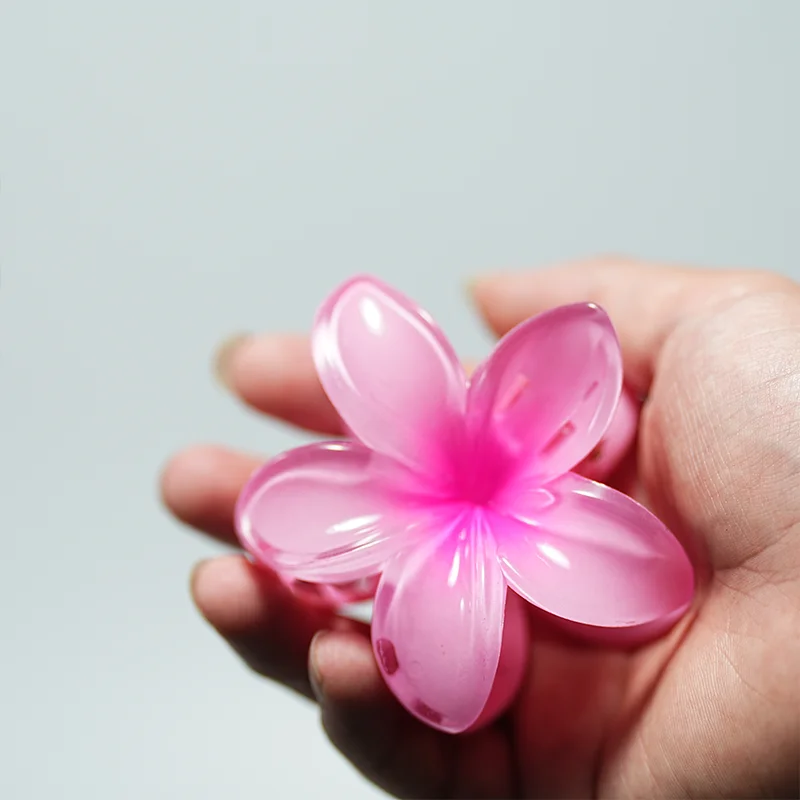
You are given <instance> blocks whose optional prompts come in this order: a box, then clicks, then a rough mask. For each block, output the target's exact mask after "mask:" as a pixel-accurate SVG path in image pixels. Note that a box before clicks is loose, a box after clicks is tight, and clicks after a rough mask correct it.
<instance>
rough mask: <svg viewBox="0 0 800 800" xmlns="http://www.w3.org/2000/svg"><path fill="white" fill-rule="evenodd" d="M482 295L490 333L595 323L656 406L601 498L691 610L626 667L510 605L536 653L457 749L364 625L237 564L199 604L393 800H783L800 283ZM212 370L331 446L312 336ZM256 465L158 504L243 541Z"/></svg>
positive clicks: (795, 702)
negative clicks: (651, 519) (552, 311)
mask: <svg viewBox="0 0 800 800" xmlns="http://www.w3.org/2000/svg"><path fill="white" fill-rule="evenodd" d="M473 294H474V297H475V300H476V302H477V304H478V307H479V309H480V310H481V312H482V314H483V316H484V318H485V319H486V321H487V322H488V324H489V325H490V326H491V327H492V329H493V330H495V331H496V332H497V333H498V334H503V333H505V332H506V331H507V330H509V329H510V328H511V327H513V326H514V325H516V324H517V323H519V322H521V321H522V320H523V319H525V318H527V317H529V316H531V315H533V314H535V313H538V312H540V311H543V310H545V309H547V308H550V307H553V306H556V305H561V304H566V303H572V302H581V301H594V302H596V303H598V304H599V305H601V306H603V307H604V308H605V309H606V311H607V312H608V313H609V315H610V316H611V319H612V321H613V322H614V324H615V326H616V328H617V331H618V333H619V336H620V340H621V344H622V349H623V357H624V360H625V373H626V381H627V383H628V385H629V387H630V388H631V389H632V390H633V391H635V392H636V393H638V394H640V395H641V396H646V397H647V399H646V401H645V403H644V405H643V408H642V412H641V418H640V425H639V439H638V444H637V448H636V452H635V453H632V454H631V456H630V458H628V459H627V460H626V462H625V463H624V464H623V466H622V468H621V469H620V471H619V474H618V475H616V476H615V482H616V483H617V484H618V486H619V487H620V488H622V489H624V490H625V491H627V492H629V493H631V494H632V495H634V496H636V497H637V499H639V500H640V501H643V502H645V503H646V504H647V505H649V506H650V507H651V508H652V509H653V510H654V511H655V512H656V513H657V514H658V515H659V516H660V517H661V518H662V519H663V520H664V521H665V522H666V523H667V524H668V525H669V526H670V527H671V528H672V530H673V531H674V532H675V533H676V535H678V536H679V537H680V538H681V540H682V541H683V543H684V545H685V546H686V548H687V550H688V551H689V552H690V554H691V555H692V558H693V560H694V562H695V564H696V566H697V569H698V574H699V583H700V586H699V591H698V594H697V598H696V602H695V605H694V607H693V608H692V610H691V611H690V613H689V614H688V615H687V616H686V617H685V618H684V619H683V620H682V621H681V622H680V623H679V625H678V626H676V628H675V629H674V630H673V631H672V632H671V633H670V634H669V635H668V636H666V637H665V638H663V639H661V640H659V641H658V642H656V643H654V644H651V645H649V646H648V647H645V648H641V649H639V650H634V651H627V652H626V651H621V650H612V649H608V648H602V647H598V646H593V645H587V644H585V643H580V642H577V641H575V640H572V639H571V638H570V637H569V636H568V634H566V633H565V632H563V631H562V630H560V629H557V628H555V627H553V625H552V624H551V622H550V621H549V620H548V619H547V618H546V617H544V616H543V615H541V614H539V613H538V612H535V611H530V610H528V608H527V606H523V604H522V603H521V602H520V603H518V604H515V605H514V606H512V607H511V608H510V611H511V613H512V614H513V615H515V617H516V618H517V619H519V620H523V624H525V625H526V626H527V628H528V639H529V645H528V647H529V658H528V659H527V667H526V672H525V674H524V676H523V679H522V686H521V689H520V691H519V692H518V693H517V695H516V696H515V698H514V700H513V703H512V704H511V705H510V707H508V708H507V710H506V711H505V713H503V714H502V715H501V716H500V717H499V718H497V719H496V720H495V721H493V722H492V723H491V724H489V725H487V726H485V727H482V728H480V729H478V730H476V731H474V732H472V733H468V734H462V735H460V736H448V735H445V734H441V733H439V732H436V731H434V730H431V729H429V728H427V727H425V726H424V725H423V724H422V723H420V722H418V721H417V720H415V719H414V718H412V717H411V716H409V715H408V714H407V713H406V712H405V711H404V710H403V709H402V708H401V707H400V705H399V704H398V703H397V702H396V701H395V700H394V698H393V696H392V695H391V694H390V693H389V691H388V689H387V688H386V687H385V686H384V685H383V682H382V679H381V677H380V674H379V672H378V669H377V666H376V664H375V662H374V659H373V654H372V648H371V646H370V642H369V634H368V629H367V627H366V626H365V625H362V624H361V623H357V622H353V621H351V620H348V619H344V618H341V617H338V616H336V615H335V614H333V613H332V612H330V611H327V610H325V609H322V608H319V607H315V606H314V605H312V604H306V603H304V602H302V601H301V600H299V599H297V598H296V597H295V596H293V595H291V594H289V593H288V592H287V591H286V590H285V589H283V587H282V586H281V585H280V583H279V582H278V581H277V579H276V578H275V576H273V575H271V574H269V573H266V572H264V571H263V570H260V569H257V568H255V567H254V566H252V565H251V564H250V563H249V562H247V561H246V560H245V559H244V557H242V556H241V555H234V556H227V557H222V558H219V559H215V560H212V561H209V562H204V563H203V564H202V565H200V566H199V567H198V568H197V569H196V570H195V573H194V576H193V592H194V597H195V600H196V602H197V605H198V607H199V608H200V610H201V612H202V613H203V614H204V615H205V617H206V618H207V619H208V620H209V622H210V623H211V624H212V625H213V626H214V627H215V628H216V629H217V630H218V631H219V632H220V633H221V634H222V636H224V637H225V638H226V639H227V640H228V641H229V642H230V644H231V645H232V646H233V647H234V648H235V649H236V650H237V651H238V652H239V653H240V654H241V655H242V657H243V658H244V659H245V660H246V661H247V663H248V664H249V665H250V666H252V667H253V669H255V670H256V671H257V672H259V673H261V674H263V675H265V676H267V677H269V678H271V679H274V680H278V681H281V682H283V683H285V684H286V685H288V686H290V687H292V688H294V689H296V690H297V691H299V692H301V693H303V694H305V695H307V696H309V697H313V698H316V699H317V701H318V702H319V704H320V706H321V709H322V718H323V723H324V725H325V728H326V730H327V731H328V733H329V735H330V738H331V740H332V741H333V743H334V744H335V745H336V746H337V747H338V748H339V749H340V750H341V751H342V752H343V753H344V754H345V755H346V756H347V757H348V758H349V759H350V760H351V761H352V762H353V763H354V764H355V765H356V766H357V767H358V768H359V769H361V770H362V772H364V774H365V775H366V776H367V777H369V778H370V779H371V780H373V781H375V782H376V783H377V784H378V785H380V786H382V787H384V788H385V789H387V790H388V791H390V792H392V793H395V794H397V795H399V796H403V797H458V798H466V797H489V798H503V797H517V796H520V797H593V796H599V797H614V798H617V797H681V796H685V797H697V796H700V797H710V796H721V797H753V796H764V797H776V796H797V794H798V792H799V791H800V786H798V767H799V766H800V764H799V762H800V759H799V757H798V754H799V753H800V722H799V721H798V720H799V719H800V640H799V639H798V637H797V631H798V629H800V495H797V493H796V487H797V483H798V478H800V405H798V403H797V400H796V398H797V396H798V389H800V288H798V287H797V286H795V284H794V283H792V282H790V281H789V280H787V279H785V278H781V277H779V276H776V275H771V274H769V273H742V272H701V271H696V270H683V269H678V268H671V267H650V266H644V265H641V264H634V263H628V262H624V261H618V260H617V261H610V260H607V261H598V262H591V263H583V264H576V265H570V266H567V267H561V268H557V269H554V270H548V271H546V272H538V273H531V274H513V275H498V276H496V277H491V278H487V279H485V280H482V281H479V282H478V283H477V284H476V285H475V286H474V288H473ZM222 364H223V369H224V377H225V380H226V383H227V384H228V385H229V386H230V387H231V388H232V389H233V390H234V391H235V392H236V393H237V394H238V395H239V396H240V397H241V398H242V399H243V400H244V401H245V402H246V403H248V404H249V405H251V406H253V407H255V408H257V409H259V410H261V411H263V412H265V413H267V414H269V415H271V416H274V417H277V418H280V419H283V420H285V421H287V422H290V423H292V424H295V425H299V426H301V427H304V428H307V429H309V430H313V431H315V432H319V433H324V434H327V435H330V434H334V435H339V434H341V426H340V422H339V420H338V417H337V416H336V413H335V412H334V410H333V408H332V407H331V406H330V404H329V403H328V401H327V398H326V397H325V395H324V394H323V393H322V390H321V388H320V386H319V383H318V381H317V378H316V375H315V372H314V369H313V366H312V362H311V356H310V352H309V347H308V342H307V340H306V339H305V338H304V337H298V336H263V337H261V336H259V337H249V338H247V339H243V340H241V341H239V342H237V343H236V344H235V346H232V347H230V348H229V349H228V350H227V352H226V353H225V354H224V357H223V361H222ZM260 461H261V459H254V458H252V457H249V456H245V455H241V454H236V453H232V452H230V451H227V450H224V449H221V448H215V447H201V448H193V449H191V450H189V451H186V452H184V453H181V454H178V455H177V456H175V457H174V458H173V459H172V461H171V462H170V464H169V465H168V467H167V469H166V470H165V472H164V475H163V494H164V498H165V501H166V503H167V504H168V506H169V507H170V508H171V509H172V511H173V512H174V513H175V514H176V516H178V517H179V518H180V519H181V520H183V521H185V522H186V523H188V524H190V525H192V526H193V527H196V528H198V529H200V530H202V531H204V532H205V533H208V534H210V535H212V536H215V537H217V538H220V539H222V540H223V541H227V542H230V543H234V542H235V534H234V531H233V528H232V518H233V504H234V502H235V499H236V496H237V494H238V492H239V489H240V488H241V486H242V485H243V483H244V482H245V480H246V479H247V478H248V476H249V475H250V473H251V472H252V470H253V469H254V468H255V467H256V466H257V465H258V464H259V463H260ZM506 705H507V704H506Z"/></svg>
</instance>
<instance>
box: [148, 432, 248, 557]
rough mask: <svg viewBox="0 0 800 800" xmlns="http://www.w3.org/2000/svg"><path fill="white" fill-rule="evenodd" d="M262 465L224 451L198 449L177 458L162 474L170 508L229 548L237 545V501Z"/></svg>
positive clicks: (179, 516) (211, 448) (189, 523)
mask: <svg viewBox="0 0 800 800" xmlns="http://www.w3.org/2000/svg"><path fill="white" fill-rule="evenodd" d="M261 463H262V461H261V460H259V459H257V458H255V457H253V456H247V455H244V454H242V453H235V452H233V451H231V450H226V449H224V448H222V447H213V446H197V447H192V448H190V449H188V450H184V451H183V452H181V453H178V454H177V455H175V456H173V457H172V458H171V459H170V461H169V462H168V463H167V465H166V467H165V468H164V470H163V472H162V474H161V496H162V499H163V502H164V504H165V505H166V506H167V508H168V509H169V510H170V511H171V512H172V513H173V514H174V515H175V516H176V517H177V518H178V519H179V520H181V522H184V523H185V524H187V525H190V526H191V527H193V528H196V529H197V530H199V531H202V532H203V533H206V534H208V535H209V536H212V537H214V538H215V539H218V540H220V541H221V542H224V543H225V544H234V545H235V544H237V538H236V530H235V529H234V525H233V509H234V506H235V504H236V498H237V497H238V496H239V492H240V491H241V489H242V487H243V486H244V484H245V482H246V481H247V479H248V478H249V477H250V475H251V474H252V473H253V471H254V470H255V469H256V468H257V467H259V466H260V465H261Z"/></svg>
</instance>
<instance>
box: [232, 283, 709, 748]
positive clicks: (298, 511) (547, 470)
mask: <svg viewBox="0 0 800 800" xmlns="http://www.w3.org/2000/svg"><path fill="white" fill-rule="evenodd" d="M312 347H313V355H314V362H315V364H316V368H317V372H318V374H319V378H320V381H321V382H322V386H323V387H324V389H325V392H326V393H327V395H328V397H329V398H330V400H331V402H332V403H333V405H334V406H335V407H336V409H337V411H338V412H339V414H340V416H341V418H342V420H343V422H344V424H345V426H346V428H347V429H348V430H349V432H350V433H351V436H352V438H350V439H347V440H344V441H335V442H322V443H318V444H311V445H308V446H305V447H299V448H297V449H295V450H291V451H289V452H287V453H284V454H283V455H281V456H279V457H277V458H275V459H273V460H272V461H270V462H269V463H267V464H266V465H265V466H263V467H262V468H260V469H259V470H257V472H256V473H255V474H254V475H253V476H252V478H251V479H250V480H249V482H248V483H247V485H246V486H245V488H244V489H243V491H242V493H241V495H240V497H239V500H238V503H237V507H236V527H237V530H238V533H239V538H240V540H241V542H242V544H243V546H244V547H245V549H246V550H247V551H248V552H249V553H250V554H251V556H252V557H253V558H254V559H255V560H256V561H257V562H258V563H259V564H262V565H265V566H266V567H268V568H270V569H272V570H275V571H276V572H277V573H278V574H279V575H281V576H282V578H283V579H284V580H285V581H287V582H288V583H289V584H290V585H291V584H295V585H300V586H303V585H305V586H308V585H309V584H315V585H318V586H319V589H320V596H321V597H323V598H325V599H327V600H329V601H331V602H334V603H339V602H347V601H352V600H357V599H363V598H365V597H369V596H371V595H372V594H373V593H374V606H373V617H372V643H373V649H374V651H375V656H376V659H377V662H378V664H379V666H380V669H381V672H382V674H383V676H384V678H385V680H386V682H387V684H388V685H389V687H390V688H391V690H392V691H393V692H394V694H395V695H396V696H397V698H398V699H399V700H400V702H401V703H403V705H404V706H405V707H406V708H407V709H408V710H409V711H410V712H411V713H412V714H414V715H416V716H417V717H418V718H420V719H422V720H424V721H425V722H426V723H428V724H429V725H432V726H433V727H436V728H439V729H441V730H444V731H449V732H451V733H457V732H460V731H464V730H467V729H468V728H470V727H471V726H473V725H474V724H475V723H476V721H478V720H479V719H480V718H482V715H483V714H484V713H485V711H486V709H487V702H488V701H489V700H490V694H491V692H492V688H493V685H494V683H495V679H496V677H497V676H498V664H499V663H500V654H501V646H502V645H503V641H504V639H503V632H504V631H503V629H504V621H506V622H507V623H508V625H510V622H509V621H508V620H506V619H505V618H506V613H505V611H506V598H507V594H508V591H507V590H508V588H510V589H512V590H513V591H514V592H516V593H517V594H518V595H520V596H521V597H522V598H524V599H525V600H527V601H528V602H529V603H531V604H533V605H534V606H536V607H538V608H539V609H542V610H543V611H545V612H547V613H549V614H550V615H552V616H553V617H555V618H558V619H559V620H561V621H563V622H564V623H566V624H568V625H569V626H570V627H571V628H572V629H573V630H575V631H576V632H579V633H580V632H584V633H588V634H589V635H591V636H593V637H595V638H597V637H600V638H605V639H609V640H615V639H619V638H620V636H622V637H624V638H626V639H631V640H633V639H637V638H642V637H651V636H655V635H657V634H660V633H663V632H664V631H665V630H666V629H668V628H669V627H670V626H671V625H672V624H674V623H675V621H676V620H677V619H678V618H679V617H680V616H681V615H682V614H683V613H684V612H685V611H686V610H687V609H688V607H689V605H690V603H691V600H692V596H693V592H694V573H693V569H692V566H691V563H690V561H689V559H688V557H687V555H686V553H685V552H684V550H683V548H682V547H681V545H680V543H679V542H678V541H677V539H675V537H674V536H673V535H672V534H671V533H670V531H669V530H667V528H666V527H665V526H664V525H663V524H662V523H661V522H659V520H658V519H656V518H655V517H654V516H653V515H652V514H651V513H650V512H649V511H647V510H646V509H645V508H643V507H642V506H640V505H639V504H638V503H636V502H635V501H633V500H632V499H630V498H629V497H627V496H625V495H624V494H621V493H620V492H617V491H615V490H614V489H611V488H609V487H607V486H604V485H602V484H600V483H596V482H594V481H592V480H590V479H588V478H586V477H582V476H580V475H578V474H576V473H575V472H572V471H571V470H573V469H574V468H575V467H576V466H578V465H580V464H581V463H582V462H584V463H586V459H587V457H590V456H591V454H592V453H593V452H594V451H595V449H596V448H597V446H598V443H600V441H601V439H603V442H604V447H606V446H607V447H609V448H610V449H611V450H614V454H613V455H612V456H608V454H606V455H605V456H601V458H605V459H606V461H607V462H608V461H609V458H610V460H611V461H613V460H614V459H615V458H617V457H618V456H619V455H620V454H621V453H622V451H623V450H625V449H626V448H627V445H628V444H630V442H631V440H632V436H633V432H634V429H635V414H634V413H633V410H632V406H631V402H630V400H627V405H626V403H625V402H622V403H620V402H619V401H620V397H621V392H622V358H621V353H620V347H619V343H618V341H617V337H616V333H615V331H614V328H613V326H612V325H611V322H610V320H609V318H608V317H607V315H606V314H605V312H603V311H602V310H601V309H600V308H598V307H597V306H595V305H592V304H579V305H571V306H564V307H561V308H556V309H554V310H552V311H548V312H546V313H544V314H541V315H539V316H536V317H534V318H532V319H529V320H527V321H526V322H523V323H522V324H521V325H519V326H517V327H516V328H515V329H514V330H512V331H511V332H510V333H508V334H507V335H506V336H505V337H504V338H503V339H502V340H501V341H500V342H499V343H498V345H497V346H496V348H495V349H494V352H493V353H492V354H491V355H490V356H489V358H488V359H487V360H486V361H484V362H483V364H481V365H480V366H479V367H478V368H477V370H476V371H475V372H474V373H473V375H472V377H471V378H470V379H468V378H467V376H466V374H465V372H464V370H463V368H462V366H461V363H460V362H459V360H458V358H457V357H456V354H455V352H454V350H453V348H452V347H451V345H450V343H449V342H448V341H447V339H446V338H445V337H444V335H443V334H442V332H441V331H440V330H439V328H438V327H437V326H436V324H435V323H434V321H433V320H432V319H431V317H430V316H429V315H428V314H427V313H426V312H425V311H423V310H422V309H420V308H419V307H417V306H416V305H415V304H414V303H412V302H411V301H410V300H408V299H407V298H406V297H404V296H403V295H401V294H399V293H398V292H396V291H394V290H393V289H391V288H390V287H388V286H386V285H384V284H382V283H381V282H379V281H377V280H375V279H374V278H371V277H358V278H355V279H353V280H350V281H348V282H347V283H345V284H344V285H342V286H341V287H339V288H338V289H337V290H336V291H335V292H334V293H333V294H332V295H331V296H330V297H329V298H328V299H327V300H326V301H325V303H324V304H323V305H322V307H321V308H320V310H319V312H318V314H317V317H316V320H315V323H314V326H313V334H312ZM622 397H623V398H625V395H624V394H622ZM618 409H619V410H618ZM615 412H616V417H615ZM615 427H616V429H617V432H616V433H614V434H613V435H612V433H613V431H614V429H615ZM604 436H605V437H606V438H603V437H604ZM606 466H608V464H606ZM582 471H584V472H585V471H586V470H582ZM606 471H607V470H606ZM509 610H510V609H509ZM508 625H507V627H508Z"/></svg>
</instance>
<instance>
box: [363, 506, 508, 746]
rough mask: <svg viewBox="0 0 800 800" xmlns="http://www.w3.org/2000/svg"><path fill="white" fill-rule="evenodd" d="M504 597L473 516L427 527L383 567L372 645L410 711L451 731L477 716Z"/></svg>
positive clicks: (487, 688)
mask: <svg viewBox="0 0 800 800" xmlns="http://www.w3.org/2000/svg"><path fill="white" fill-rule="evenodd" d="M454 523H455V524H454ZM434 527H435V526H434ZM445 530H446V529H445ZM505 596H506V583H505V580H504V578H503V574H502V572H501V570H500V567H499V564H498V562H497V557H496V553H495V549H494V544H493V541H492V538H491V536H490V535H489V534H488V533H487V531H486V527H485V524H483V522H482V517H481V516H480V515H479V514H475V515H469V514H467V515H464V516H462V517H461V519H460V520H458V519H457V520H455V521H451V522H450V530H449V532H446V533H444V534H442V532H441V531H439V532H438V533H437V531H435V530H431V532H430V535H428V536H426V537H425V539H424V540H422V541H421V542H420V544H419V545H417V546H416V547H414V548H411V549H410V550H408V551H406V552H405V553H403V554H401V555H399V556H397V557H396V558H395V559H394V560H392V561H391V562H389V563H388V564H387V566H386V569H385V571H384V573H383V576H382V578H381V582H380V584H379V585H378V591H377V594H376V595H375V605H374V611H373V617H372V642H373V646H374V649H375V654H376V658H377V659H378V663H379V664H380V667H381V671H382V673H383V675H384V677H385V679H386V681H387V683H388V684H389V686H390V688H391V689H392V691H393V692H394V693H395V695H396V696H397V697H398V698H399V699H400V701H401V702H402V703H403V705H405V706H406V708H408V710H409V711H411V713H412V714H414V715H415V716H417V717H419V718H420V719H422V720H424V721H425V722H426V723H428V724H429V725H432V726H433V727H436V728H439V729H441V730H445V731H449V732H452V733H457V732H460V731H463V730H466V729H467V728H469V727H470V725H472V723H474V722H475V721H476V720H477V719H478V717H479V716H480V714H481V712H482V711H483V709H484V706H485V705H486V702H487V699H488V698H489V695H490V692H491V689H492V683H493V681H494V678H495V673H496V671H497V665H498V660H499V657H500V648H501V643H502V638H503V610H504V607H505Z"/></svg>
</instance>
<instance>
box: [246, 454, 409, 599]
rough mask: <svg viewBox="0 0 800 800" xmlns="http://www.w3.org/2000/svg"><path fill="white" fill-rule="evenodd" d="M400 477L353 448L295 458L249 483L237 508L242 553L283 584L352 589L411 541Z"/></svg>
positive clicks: (271, 466) (384, 461)
mask: <svg viewBox="0 0 800 800" xmlns="http://www.w3.org/2000/svg"><path fill="white" fill-rule="evenodd" d="M404 480H406V475H405V473H404V472H403V471H402V469H401V468H400V467H399V466H397V465H395V464H393V463H391V462H390V461H389V460H388V459H386V458H385V457H384V456H381V455H378V454H376V453H373V452H371V451H370V450H368V449H367V448H365V447H364V446H363V445H361V444H359V443H356V442H325V443H321V444H312V445H308V446H306V447H299V448H297V449H296V450H290V451H289V452H288V453H286V454H284V455H282V456H280V457H278V458H276V459H274V460H272V461H270V462H269V463H268V464H266V465H265V466H264V467H262V468H261V469H260V470H258V471H257V472H256V473H255V475H253V477H252V478H251V479H250V481H249V482H248V483H247V485H246V486H245V488H244V489H243V491H242V493H241V495H240V496H239V500H238V502H237V506H236V526H237V531H238V533H239V538H240V540H241V542H242V545H243V546H244V547H245V549H246V550H248V551H249V552H250V553H251V554H252V555H253V556H254V557H255V558H256V559H257V560H258V561H260V562H262V563H264V564H266V565H267V566H269V567H271V568H273V569H275V570H278V571H279V572H280V573H281V574H282V575H283V576H284V577H286V578H289V579H292V578H294V579H299V580H302V581H310V582H314V583H348V582H350V581H357V580H359V579H362V578H366V577H369V576H371V575H374V574H375V573H376V572H378V571H380V568H381V566H382V565H383V563H384V561H385V560H386V559H387V558H390V557H391V556H393V555H394V554H395V553H396V552H397V551H398V550H399V549H400V548H401V547H403V546H404V545H405V544H407V543H408V542H409V541H411V540H412V539H413V533H414V530H413V528H414V526H413V518H410V517H409V516H408V512H409V507H408V506H407V503H409V502H410V499H409V497H408V496H407V495H406V491H407V490H408V489H409V488H410V487H411V484H410V483H408V482H406V484H404V483H403V481H404Z"/></svg>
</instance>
